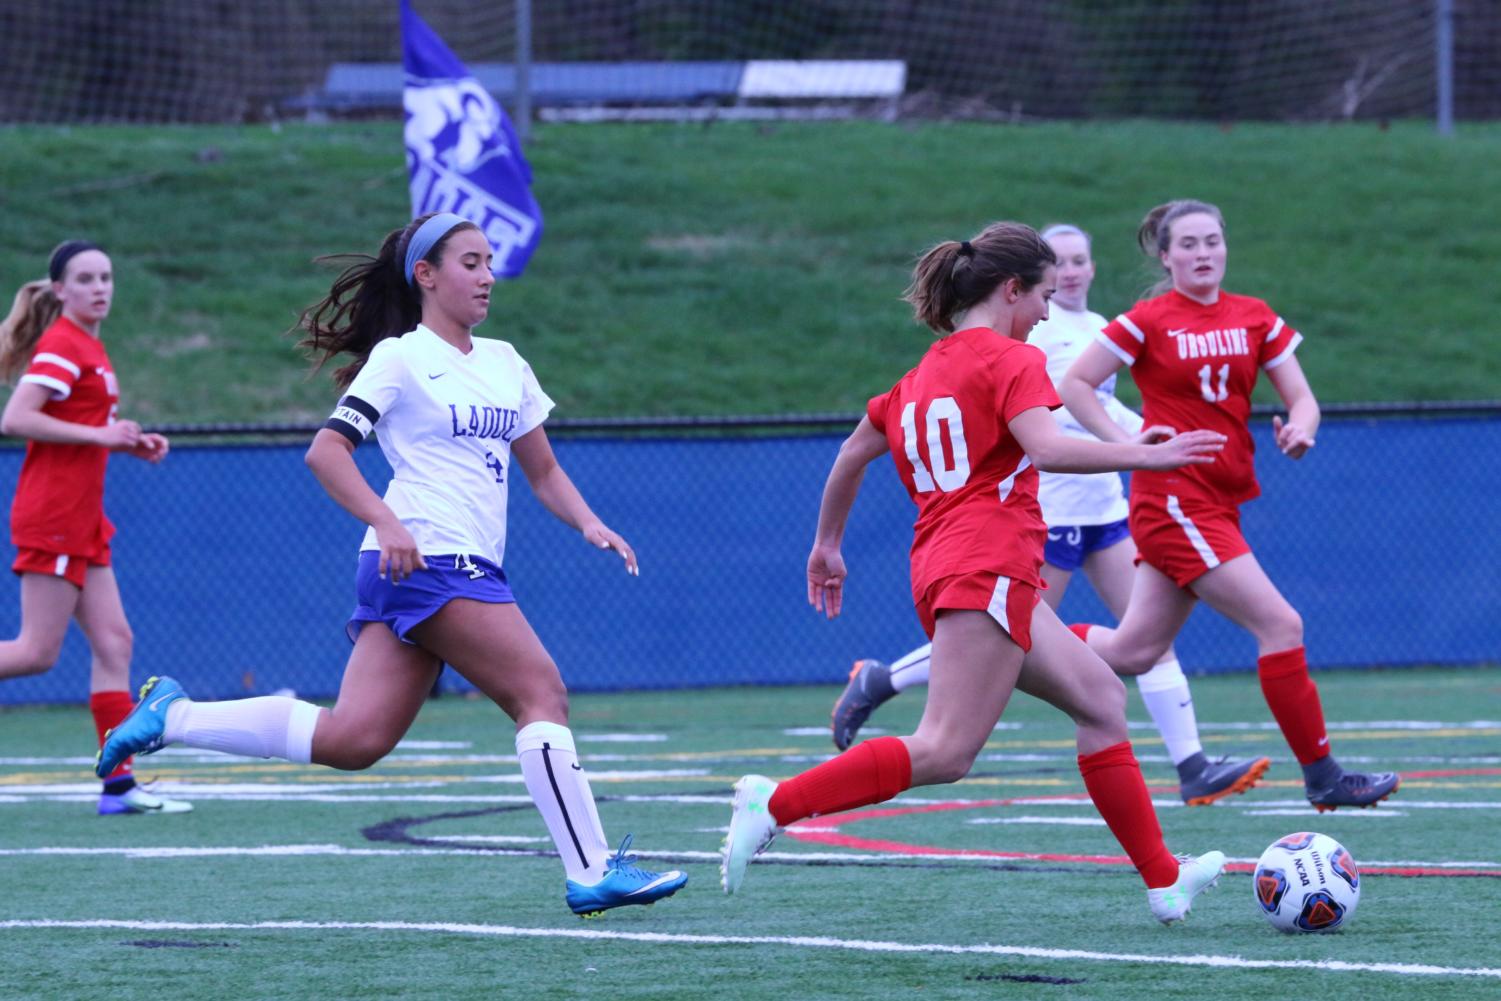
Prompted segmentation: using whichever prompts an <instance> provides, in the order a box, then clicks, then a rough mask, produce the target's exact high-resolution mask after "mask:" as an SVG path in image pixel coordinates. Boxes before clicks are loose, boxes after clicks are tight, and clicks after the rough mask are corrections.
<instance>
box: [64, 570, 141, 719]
mask: <svg viewBox="0 0 1501 1001" xmlns="http://www.w3.org/2000/svg"><path fill="white" fill-rule="evenodd" d="M73 614H74V616H75V617H76V618H77V619H78V627H79V628H80V629H82V630H83V635H84V636H85V638H87V639H88V641H89V652H90V654H92V662H91V664H90V669H89V691H90V692H119V691H128V690H129V689H130V655H131V651H132V649H133V647H134V645H135V637H134V635H133V634H132V633H131V631H130V622H129V621H128V620H127V619H126V618H125V606H124V604H123V603H122V602H121V601H120V586H119V584H118V583H117V582H116V580H115V572H114V571H113V570H111V569H110V568H109V567H89V569H88V573H87V574H86V575H85V577H84V586H83V590H82V591H80V592H78V606H77V607H76V608H75V609H74V611H73Z"/></svg>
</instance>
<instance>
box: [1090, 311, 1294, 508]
mask: <svg viewBox="0 0 1501 1001" xmlns="http://www.w3.org/2000/svg"><path fill="white" fill-rule="evenodd" d="M1100 340H1101V342H1102V343H1103V344H1104V345H1105V347H1107V348H1109V349H1110V350H1111V351H1112V352H1113V353H1114V354H1115V355H1116V357H1118V358H1120V360H1121V361H1123V362H1125V363H1126V364H1127V365H1130V366H1131V375H1132V377H1133V378H1134V379H1135V380H1136V386H1137V388H1138V389H1139V390H1141V399H1142V419H1143V420H1144V421H1145V422H1146V423H1147V424H1149V425H1150V424H1166V425H1167V426H1169V427H1171V428H1173V429H1174V430H1177V431H1192V430H1194V429H1195V428H1208V429H1209V430H1211V431H1218V432H1220V433H1221V434H1223V435H1225V436H1226V438H1228V439H1229V440H1228V441H1226V442H1225V450H1224V451H1223V452H1221V453H1219V455H1218V456H1217V457H1216V458H1215V460H1214V462H1212V463H1208V464H1206V465H1196V466H1184V467H1182V468H1181V469H1174V470H1169V471H1166V472H1154V471H1150V470H1137V471H1136V472H1134V473H1132V474H1131V493H1132V496H1135V495H1136V493H1137V492H1138V491H1141V492H1143V493H1151V494H1157V495H1159V496H1165V495H1168V494H1173V495H1177V496H1179V497H1189V498H1193V499H1195V500H1199V501H1205V502H1209V503H1214V504H1225V505H1232V506H1233V505H1236V504H1243V503H1245V502H1246V501H1248V500H1251V499H1252V498H1253V497H1255V496H1257V495H1258V494H1259V493H1260V492H1261V488H1260V487H1258V486H1257V485H1256V468H1255V465H1254V462H1253V458H1254V455H1255V451H1256V449H1255V446H1254V445H1253V444H1252V442H1251V429H1250V424H1249V422H1250V417H1251V389H1252V388H1253V387H1254V386H1255V385H1256V378H1257V375H1258V374H1259V373H1260V372H1261V370H1262V369H1273V368H1276V367H1277V366H1278V365H1280V364H1282V363H1283V362H1284V361H1286V360H1287V359H1289V358H1291V357H1292V355H1293V352H1294V351H1295V350H1297V347H1298V345H1299V344H1300V343H1302V341H1303V337H1302V335H1301V334H1299V333H1298V332H1297V331H1296V330H1294V329H1293V328H1291V327H1289V326H1288V325H1287V324H1285V323H1283V322H1282V318H1281V317H1279V316H1278V315H1277V314H1276V313H1274V312H1272V308H1271V307H1270V306H1268V305H1267V304H1266V303H1264V302H1262V301H1261V300H1260V299H1253V298H1251V297H1250V296H1245V295H1231V294H1229V293H1227V292H1221V293H1220V297H1219V301H1218V302H1216V303H1215V304H1214V305H1212V306H1205V305H1203V304H1202V303H1198V302H1195V301H1193V300H1192V299H1190V298H1188V297H1187V296H1185V295H1183V294H1181V293H1179V292H1178V291H1176V290H1172V291H1168V292H1165V293H1163V294H1162V295H1159V296H1157V297H1156V298H1155V299H1148V300H1146V301H1145V302H1138V303H1137V304H1136V305H1135V306H1133V307H1131V310H1130V311H1129V312H1126V313H1123V314H1121V315H1120V316H1118V317H1116V318H1115V319H1114V320H1113V321H1111V323H1110V324H1109V325H1108V326H1107V327H1106V328H1105V329H1104V331H1102V332H1101V334H1100Z"/></svg>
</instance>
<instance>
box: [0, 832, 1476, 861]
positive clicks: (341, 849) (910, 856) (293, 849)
mask: <svg viewBox="0 0 1501 1001" xmlns="http://www.w3.org/2000/svg"><path fill="white" fill-rule="evenodd" d="M424 840H426V841H430V842H437V843H438V844H444V843H447V844H453V845H465V844H473V843H476V842H485V841H493V842H501V841H522V840H532V839H521V838H502V837H493V838H492V837H489V836H484V835H474V836H452V837H435V838H425V839H424ZM535 840H536V841H537V842H540V843H544V844H545V843H546V839H543V838H537V839H535ZM547 854H553V853H551V852H548V853H547ZM635 854H637V855H639V856H641V857H642V858H663V859H691V860H700V861H704V862H716V863H717V862H718V861H719V860H720V854H719V852H717V851H697V850H692V849H684V850H680V851H670V850H666V849H656V850H654V851H640V850H638V851H636V852H635ZM91 855H95V856H97V855H108V856H120V857H122V858H207V857H215V856H225V855H243V856H247V857H248V856H273V857H287V856H347V857H350V858H361V857H366V856H401V855H456V856H461V857H468V858H486V857H487V855H486V853H484V852H478V851H473V850H467V851H466V850H465V849H463V848H460V847H455V848H442V847H438V846H437V845H431V844H430V845H421V846H418V845H413V846H411V847H403V848H349V847H346V846H344V845H335V844H287V845H252V846H244V845H241V846H231V845H213V846H191V845H188V846H179V847H172V846H166V845H156V846H139V845H127V846H121V847H86V846H81V845H59V846H55V847H45V846H44V847H38V848H0V858H4V857H11V856H78V857H87V856H91ZM756 857H757V858H762V859H768V860H771V861H776V862H857V863H863V864H865V865H881V864H882V863H886V862H911V861H926V862H933V861H938V860H942V861H944V862H955V861H960V862H980V863H990V864H994V863H996V862H1005V861H1025V860H1013V859H1007V858H1004V857H1001V856H996V855H984V854H968V853H963V852H959V853H955V854H953V855H934V854H932V853H930V852H924V853H918V852H910V853H904V852H879V853H872V852H774V851H767V852H762V853H761V854H760V855H757V856H756ZM1227 861H1229V862H1232V863H1240V864H1244V865H1252V864H1254V863H1255V862H1256V859H1254V858H1231V859H1228V860H1227ZM1360 865H1361V867H1362V868H1367V869H1375V868H1427V869H1497V870H1501V862H1497V861H1489V862H1456V861H1444V862H1433V861H1423V860H1413V859H1405V860H1400V861H1386V860H1378V859H1367V858H1363V859H1361V860H1360Z"/></svg>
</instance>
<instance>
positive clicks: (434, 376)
mask: <svg viewBox="0 0 1501 1001" xmlns="http://www.w3.org/2000/svg"><path fill="white" fill-rule="evenodd" d="M447 374H448V373H447V372H439V373H438V374H437V375H434V374H433V373H431V372H429V373H428V374H427V377H428V378H429V379H441V378H443V377H444V376H445V375H447Z"/></svg>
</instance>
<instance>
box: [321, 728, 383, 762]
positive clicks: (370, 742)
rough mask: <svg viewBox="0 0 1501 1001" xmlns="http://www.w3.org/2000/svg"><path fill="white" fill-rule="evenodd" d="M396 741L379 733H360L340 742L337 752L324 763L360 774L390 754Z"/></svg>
mask: <svg viewBox="0 0 1501 1001" xmlns="http://www.w3.org/2000/svg"><path fill="white" fill-rule="evenodd" d="M395 747H396V741H395V740H392V739H390V738H388V737H385V736H384V735H382V734H379V733H361V734H356V735H353V736H351V737H349V738H348V739H346V740H344V741H341V742H340V744H339V747H338V748H337V750H335V751H334V753H333V754H332V755H331V756H330V757H331V760H329V761H327V762H324V763H325V764H328V765H331V766H332V767H334V768H338V769H341V770H343V771H346V772H362V771H364V770H365V769H367V768H371V767H373V766H374V765H375V763H376V762H378V761H380V759H381V758H384V757H385V756H386V755H388V754H390V753H391V751H392V749H393V748H395Z"/></svg>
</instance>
